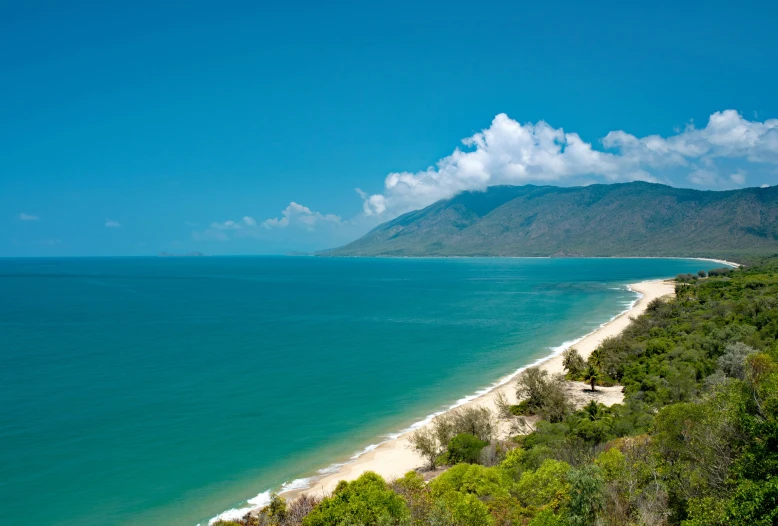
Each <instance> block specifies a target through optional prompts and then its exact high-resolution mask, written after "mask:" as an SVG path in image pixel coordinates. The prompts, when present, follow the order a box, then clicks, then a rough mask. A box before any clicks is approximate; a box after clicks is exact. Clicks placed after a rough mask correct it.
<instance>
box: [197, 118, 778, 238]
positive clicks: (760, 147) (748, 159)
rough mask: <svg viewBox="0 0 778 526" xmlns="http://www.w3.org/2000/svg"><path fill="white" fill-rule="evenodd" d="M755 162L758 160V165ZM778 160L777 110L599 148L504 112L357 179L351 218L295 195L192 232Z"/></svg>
mask: <svg viewBox="0 0 778 526" xmlns="http://www.w3.org/2000/svg"><path fill="white" fill-rule="evenodd" d="M751 165H754V166H755V167H756V168H758V169H757V170H751V169H750V168H751ZM776 167H778V119H770V120H765V121H764V122H759V121H757V120H754V121H750V120H748V119H745V118H743V116H742V115H740V114H739V113H738V112H737V111H735V110H725V111H720V112H716V113H713V114H712V115H711V116H710V117H709V119H708V122H707V123H706V125H705V126H704V127H703V128H697V127H695V126H694V124H693V123H689V124H687V125H686V126H685V127H677V128H676V129H675V132H674V134H672V135H669V136H667V137H663V136H660V135H648V136H645V137H637V136H635V135H632V134H630V133H627V132H626V131H623V130H615V131H611V132H609V133H608V134H607V135H606V136H605V137H604V138H602V140H601V141H599V142H598V146H597V147H595V146H593V145H592V143H589V142H586V141H584V140H583V139H582V138H581V137H580V136H579V135H578V134H577V133H573V132H567V131H565V130H563V129H562V128H554V127H552V126H551V125H549V124H547V123H546V122H544V121H539V122H537V123H524V124H522V123H520V122H518V121H515V120H513V119H511V118H510V117H508V116H507V115H506V114H504V113H501V114H499V115H497V116H495V117H494V119H493V120H492V122H491V124H490V125H489V127H488V128H485V129H483V130H481V131H480V132H478V133H475V134H473V135H472V136H470V137H467V138H465V139H463V140H462V145H461V146H460V147H458V148H456V149H454V151H453V152H452V153H451V154H450V155H447V156H446V157H443V158H442V159H440V160H439V161H438V162H437V163H435V165H434V166H430V167H428V168H427V169H425V170H420V171H416V172H393V173H390V174H388V175H387V176H386V178H385V180H384V187H383V190H382V191H381V192H378V193H374V194H369V193H367V192H364V191H363V190H361V189H359V188H356V189H355V190H356V192H357V194H358V195H359V196H360V198H361V200H362V213H361V214H358V215H357V216H355V217H353V218H351V219H349V220H346V221H343V220H341V218H340V217H339V216H336V215H334V214H324V213H321V212H317V211H313V210H311V209H310V208H308V207H306V206H303V205H301V204H298V203H296V202H291V203H289V205H288V206H287V207H286V208H285V209H284V210H283V211H282V212H281V214H280V215H279V216H277V217H272V218H269V219H265V220H264V221H261V222H257V221H255V220H254V219H253V218H251V217H249V216H246V217H244V218H243V219H242V220H238V221H233V220H228V221H224V222H221V223H213V224H211V226H210V227H209V228H208V229H206V230H204V231H202V232H193V233H192V235H193V237H195V238H198V239H216V240H227V239H231V238H233V237H257V238H259V237H262V236H263V234H262V233H263V232H265V233H267V232H270V231H275V232H281V231H284V229H289V228H291V227H298V228H299V229H302V230H303V231H309V232H312V231H314V230H316V229H320V228H321V229H323V228H324V227H325V226H326V227H327V228H328V229H329V230H328V232H330V233H332V232H335V229H337V232H338V234H339V235H343V234H345V233H346V232H347V231H349V232H355V233H364V231H366V230H367V229H368V228H369V227H370V226H374V225H375V224H377V223H378V222H381V221H385V220H388V219H391V218H393V217H395V216H397V215H399V214H402V213H404V212H407V211H410V210H414V209H419V208H423V207H425V206H427V205H429V204H431V203H434V202H435V201H437V200H439V199H445V198H449V197H452V196H454V195H456V194H458V193H460V192H462V191H468V190H469V191H482V190H485V189H486V188H487V187H488V186H493V185H500V184H506V185H522V184H527V183H539V184H554V185H589V184H595V183H612V182H626V181H636V180H642V181H651V182H664V183H668V184H670V183H672V182H673V181H676V182H680V181H682V180H685V181H688V182H689V183H691V184H692V185H696V186H701V187H713V188H733V187H737V186H743V185H745V184H746V180H747V179H746V174H747V173H748V174H749V177H751V179H752V180H759V177H760V174H762V177H764V175H765V174H766V173H770V170H772V169H776ZM745 168H749V170H748V171H746V169H745ZM776 173H778V170H777V171H776ZM753 174H755V176H754V175H753ZM760 182H761V181H760ZM755 184H758V183H756V182H755ZM357 231H358V232H357ZM279 235H280V234H279ZM290 237H291V236H290Z"/></svg>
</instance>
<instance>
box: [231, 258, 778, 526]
mask: <svg viewBox="0 0 778 526" xmlns="http://www.w3.org/2000/svg"><path fill="white" fill-rule="evenodd" d="M712 274H713V275H711V276H710V277H693V276H681V277H679V280H678V281H677V284H676V291H677V297H676V299H674V300H671V301H661V300H657V301H654V302H653V303H652V304H651V305H650V306H649V308H648V310H647V312H646V313H645V314H644V315H642V316H640V317H639V318H638V319H636V320H635V321H634V322H633V323H632V324H631V325H630V327H629V328H628V329H627V330H626V331H625V332H624V333H623V334H622V335H620V336H619V337H617V338H612V339H609V340H606V341H605V342H603V344H602V345H601V346H600V347H599V348H598V349H597V350H596V351H595V352H594V353H592V355H591V356H589V358H588V360H587V361H584V360H582V359H581V358H580V357H578V358H576V356H575V353H569V354H568V356H566V360H565V364H566V367H567V370H568V376H569V377H572V378H575V379H586V380H587V381H590V382H592V383H593V384H594V385H595V388H596V386H597V385H598V384H599V385H602V384H612V383H618V384H620V385H623V386H624V393H625V399H624V403H623V404H621V405H616V406H613V407H605V406H602V405H600V404H598V403H596V402H594V401H593V402H591V403H590V404H589V405H587V406H585V407H584V408H582V409H579V410H574V409H573V408H572V406H571V405H570V404H569V403H567V402H566V401H565V400H564V399H560V398H559V392H560V391H559V389H558V385H557V384H558V382H559V380H558V379H555V378H550V377H547V376H544V375H542V374H539V373H538V372H537V371H533V372H530V373H527V374H525V375H524V376H523V377H522V378H521V379H520V382H519V385H517V389H518V390H519V392H520V393H522V394H523V395H524V398H525V400H527V401H528V402H526V403H522V404H520V405H519V406H507V405H506V406H504V407H501V408H498V409H499V410H500V412H501V413H502V414H503V415H502V416H506V415H508V414H539V415H543V416H545V417H547V420H541V421H540V422H538V423H537V425H536V426H535V428H534V430H533V431H532V432H531V433H529V434H524V435H519V434H517V436H516V437H515V438H513V439H512V440H509V441H503V442H497V441H494V440H492V439H491V428H489V427H488V425H487V424H488V421H489V418H488V415H486V414H485V413H483V412H482V413H481V414H476V413H475V412H472V413H470V414H459V415H455V416H453V417H450V418H449V419H448V420H447V421H440V422H439V425H437V426H436V427H435V429H436V432H437V433H438V434H437V435H428V436H427V437H426V438H427V439H429V440H430V442H429V443H426V442H423V441H418V442H417V443H418V445H420V446H421V447H427V446H428V447H429V448H430V449H429V451H430V457H429V459H430V461H431V463H436V462H438V463H440V462H446V463H453V462H454V461H461V463H458V464H456V465H454V466H453V467H451V468H449V469H447V470H446V471H444V472H443V473H442V474H440V475H438V476H437V477H435V478H434V479H432V480H431V481H429V482H425V480H424V478H423V477H422V475H421V474H419V473H415V472H411V473H408V474H407V475H406V476H405V477H403V478H401V479H399V480H396V481H390V482H387V481H384V480H383V479H381V477H379V476H378V475H376V474H374V473H366V474H364V475H363V476H362V477H360V478H359V479H357V480H356V481H354V482H349V483H346V482H342V483H341V484H340V485H339V486H338V488H337V489H336V490H335V492H334V493H333V494H332V495H331V496H329V497H326V498H324V499H323V500H321V501H319V500H317V499H310V498H306V499H303V500H302V501H295V502H294V503H290V504H289V505H287V503H285V502H284V501H283V499H280V498H277V499H275V500H274V503H273V505H271V506H270V507H269V508H266V509H265V510H264V511H263V512H262V514H260V515H259V516H255V517H248V518H246V519H245V520H244V521H241V522H239V524H254V525H267V524H277V525H286V526H292V525H295V526H297V525H303V526H317V525H324V524H328V525H462V526H481V525H511V524H513V525H519V524H521V525H525V524H526V525H532V526H551V525H582V526H583V525H594V524H599V525H613V526H616V525H664V524H674V525H675V524H677V525H682V526H703V525H710V526H716V525H722V526H723V525H728V526H737V525H743V526H745V525H757V526H767V525H774V524H778V260H765V261H763V262H762V263H760V265H759V266H756V267H751V268H748V269H742V270H736V271H732V272H726V271H722V272H719V273H712ZM498 405H499V404H498ZM512 418H515V419H517V420H520V419H521V418H522V417H516V416H514V417H512ZM438 428H439V429H438ZM467 429H472V433H468V432H467V431H466V430H467ZM419 436H420V437H422V438H423V437H424V435H423V434H420V435H419ZM441 437H442V438H441ZM425 444H426V445H425ZM474 449H475V451H477V452H478V454H477V455H476V454H474Z"/></svg>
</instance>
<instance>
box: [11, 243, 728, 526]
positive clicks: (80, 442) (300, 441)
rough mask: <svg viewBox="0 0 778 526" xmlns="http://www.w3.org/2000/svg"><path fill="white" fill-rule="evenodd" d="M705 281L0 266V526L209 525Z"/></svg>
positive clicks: (528, 268) (471, 269)
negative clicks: (652, 292)
mask: <svg viewBox="0 0 778 526" xmlns="http://www.w3.org/2000/svg"><path fill="white" fill-rule="evenodd" d="M717 266H720V265H717V264H715V263H711V262H703V261H694V260H678V259H360V258H344V259H340V258H309V257H203V258H85V259H0V524H3V525H15V524H19V525H22V524H56V525H67V526H70V525H144V526H148V525H151V524H153V525H158V524H159V525H182V526H194V525H196V524H198V523H202V524H206V523H207V521H208V519H209V518H211V517H213V516H215V515H217V514H218V513H220V512H222V511H224V510H227V509H230V508H234V507H236V506H241V505H245V503H246V500H247V499H251V498H254V497H256V496H257V495H258V494H262V493H264V492H265V491H267V490H270V489H278V488H279V487H280V486H281V485H282V484H284V483H290V482H292V481H294V484H298V485H299V484H301V480H300V479H304V478H306V477H308V476H310V475H311V474H315V473H316V470H318V469H321V468H326V467H328V466H332V464H333V463H336V462H343V461H347V460H348V459H349V458H350V457H351V456H353V455H355V454H357V453H358V452H360V451H363V450H364V449H365V448H367V447H369V446H371V444H376V443H378V442H379V441H381V440H385V439H386V436H388V435H391V434H392V433H395V432H397V431H399V430H401V429H405V428H407V427H408V426H410V425H412V424H413V423H414V422H418V421H420V420H422V419H424V418H425V417H426V416H427V415H429V414H431V413H433V412H436V411H439V410H441V409H444V408H446V407H449V406H451V405H452V404H454V403H456V402H457V400H460V399H461V398H462V397H464V396H466V395H469V394H472V393H474V392H476V391H478V390H479V389H483V388H484V387H487V386H489V385H490V384H492V383H493V382H494V381H496V380H498V379H499V378H500V377H502V376H504V375H507V374H510V373H512V372H513V371H515V370H516V369H518V368H520V367H522V366H524V365H527V364H528V363H531V362H533V361H535V360H537V359H538V358H540V357H542V356H545V355H547V354H549V353H550V352H552V350H553V349H554V348H558V347H559V346H560V345H562V344H563V343H564V342H567V341H570V340H573V339H576V338H578V337H580V336H582V335H584V334H586V333H588V332H591V331H592V330H594V329H596V328H597V327H598V326H599V325H600V324H602V323H603V322H605V321H607V320H609V319H610V318H611V317H613V316H614V315H617V314H618V313H620V312H622V311H623V310H624V309H625V308H627V307H628V306H629V304H630V303H631V302H632V301H634V300H635V298H636V297H637V295H636V294H634V293H632V292H629V291H628V290H627V289H626V287H625V284H627V283H631V282H635V281H638V280H644V279H649V278H661V277H670V276H674V275H675V274H678V273H681V272H693V271H697V270H699V269H708V268H713V267H717ZM261 498H262V497H261V496H260V499H261Z"/></svg>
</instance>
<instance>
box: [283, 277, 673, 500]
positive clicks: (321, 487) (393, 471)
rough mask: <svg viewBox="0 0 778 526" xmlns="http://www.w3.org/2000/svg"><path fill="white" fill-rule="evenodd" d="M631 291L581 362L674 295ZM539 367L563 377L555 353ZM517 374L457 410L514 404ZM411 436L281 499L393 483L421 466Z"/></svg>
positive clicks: (584, 346) (606, 399)
mask: <svg viewBox="0 0 778 526" xmlns="http://www.w3.org/2000/svg"><path fill="white" fill-rule="evenodd" d="M630 289H631V290H633V291H635V292H638V293H640V294H641V295H642V296H641V297H640V299H639V300H638V301H636V302H635V304H634V305H633V306H632V308H631V309H629V310H628V311H626V312H624V313H622V314H620V315H619V316H617V317H616V318H614V319H612V320H611V321H609V322H608V323H606V324H604V325H603V326H602V327H600V328H599V329H597V330H595V331H594V332H592V333H590V334H588V335H586V336H585V337H584V338H582V339H581V340H580V341H578V342H577V343H576V344H574V345H573V347H575V348H576V349H577V350H578V351H579V353H580V354H581V356H583V357H584V359H585V358H587V357H588V356H589V354H590V353H591V352H592V351H593V350H594V349H596V348H597V346H598V345H599V344H600V342H601V341H602V340H603V339H605V338H608V337H611V336H616V335H618V334H619V333H621V332H622V331H623V330H624V329H625V328H626V327H627V325H629V323H630V320H631V318H633V317H636V316H638V315H640V314H642V313H643V312H644V311H645V310H646V307H647V305H648V304H649V303H650V302H651V301H652V300H654V299H656V298H660V297H664V296H669V295H673V294H674V293H675V289H674V284H673V282H671V281H662V280H657V281H644V282H641V283H636V284H633V285H630ZM539 367H541V368H543V369H545V370H547V371H548V372H549V373H563V372H564V368H563V367H562V355H561V352H557V353H556V354H553V355H551V356H549V357H548V358H546V359H545V360H543V361H542V362H541V363H540V364H539ZM518 374H519V372H516V373H514V374H512V375H511V376H510V377H508V378H503V379H502V380H501V381H500V382H498V383H497V384H496V387H494V388H493V389H491V390H489V391H488V392H486V393H484V394H482V395H481V396H479V397H477V398H474V399H473V400H471V401H469V402H467V403H466V404H464V405H463V406H460V407H465V406H471V405H481V406H486V407H489V408H490V409H494V408H495V403H494V402H495V399H496V397H497V395H498V394H499V393H502V394H504V395H505V396H506V397H507V398H508V400H509V401H511V403H516V402H517V400H516V396H515V393H514V390H515V382H513V381H512V380H513V379H514V378H515V377H516V376H518ZM580 385H581V387H582V389H576V388H574V387H572V388H571V394H573V395H574V396H575V393H578V396H577V398H579V400H578V402H579V403H583V402H585V401H586V398H587V397H589V396H591V395H585V394H583V393H582V391H583V384H580ZM594 396H595V397H596V399H597V400H598V401H599V402H602V403H605V404H606V405H611V404H613V403H618V402H620V401H621V399H622V394H621V387H620V386H616V387H613V388H608V389H606V388H601V389H600V390H598V392H597V393H596V394H595V395H594ZM501 432H503V433H504V432H505V430H504V429H502V430H501ZM410 433H411V432H410V431H409V432H406V433H404V434H403V435H400V436H399V437H397V438H395V439H392V440H389V441H387V442H384V443H383V444H381V445H379V446H378V447H377V448H375V449H374V450H372V451H369V452H367V453H364V454H363V455H361V456H360V457H358V458H357V459H355V460H353V461H351V462H349V463H346V464H345V465H343V466H341V467H340V469H338V471H336V472H334V473H331V474H327V475H325V476H323V477H322V478H319V479H318V480H316V481H315V482H314V483H313V485H312V486H311V487H310V488H307V489H295V490H290V491H286V492H282V493H281V495H283V496H284V497H286V498H287V499H289V498H295V497H297V496H299V495H301V494H303V493H308V494H314V495H326V494H329V493H331V492H332V490H333V489H335V486H336V485H337V483H338V481H340V480H354V479H356V478H357V477H359V475H361V474H362V473H364V472H365V471H375V472H376V473H378V474H380V475H381V476H383V477H384V478H386V479H393V478H397V477H400V476H402V475H404V474H405V473H407V472H408V471H411V470H414V469H416V468H419V467H420V466H422V465H423V464H424V461H423V459H422V458H421V457H419V456H418V455H417V454H416V453H415V452H413V451H412V450H411V449H410V447H409V442H408V437H409V435H410Z"/></svg>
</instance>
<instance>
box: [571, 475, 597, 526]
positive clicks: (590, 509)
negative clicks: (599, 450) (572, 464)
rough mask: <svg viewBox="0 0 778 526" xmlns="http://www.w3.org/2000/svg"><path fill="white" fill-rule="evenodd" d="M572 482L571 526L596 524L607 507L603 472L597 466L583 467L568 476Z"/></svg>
mask: <svg viewBox="0 0 778 526" xmlns="http://www.w3.org/2000/svg"><path fill="white" fill-rule="evenodd" d="M567 478H568V480H569V481H570V503H569V504H568V515H569V519H570V524H571V526H591V525H593V524H596V523H597V522H596V521H597V517H598V515H599V514H600V513H601V512H602V510H603V508H604V507H605V494H604V490H605V480H604V479H603V476H602V470H601V469H600V468H599V467H597V466H595V465H591V464H590V465H588V466H583V467H582V468H580V469H574V470H571V471H570V473H568V474H567Z"/></svg>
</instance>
